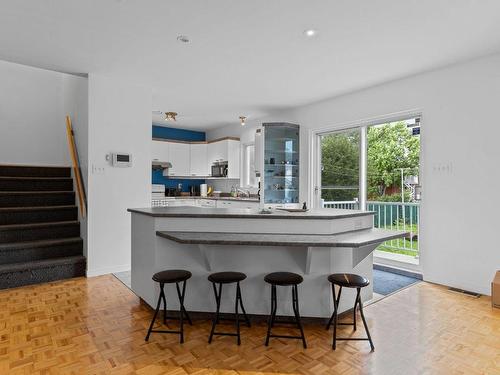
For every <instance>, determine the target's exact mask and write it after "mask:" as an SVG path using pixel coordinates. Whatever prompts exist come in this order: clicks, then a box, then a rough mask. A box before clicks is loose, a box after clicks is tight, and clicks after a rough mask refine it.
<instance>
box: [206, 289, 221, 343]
mask: <svg viewBox="0 0 500 375" xmlns="http://www.w3.org/2000/svg"><path fill="white" fill-rule="evenodd" d="M212 285H213V288H214V294H215V303H216V304H217V309H216V311H215V317H214V319H213V321H212V330H211V331H210V336H209V337H208V343H209V344H210V343H211V342H212V338H213V337H214V332H215V326H216V325H217V323H218V322H219V312H220V297H221V294H222V284H219V292H217V286H216V285H215V283H212Z"/></svg>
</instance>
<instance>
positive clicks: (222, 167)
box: [212, 160, 228, 177]
mask: <svg viewBox="0 0 500 375" xmlns="http://www.w3.org/2000/svg"><path fill="white" fill-rule="evenodd" d="M227 172H228V162H227V160H225V161H224V160H222V161H216V162H215V163H213V164H212V177H227Z"/></svg>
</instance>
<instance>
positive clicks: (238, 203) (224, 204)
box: [217, 200, 259, 209]
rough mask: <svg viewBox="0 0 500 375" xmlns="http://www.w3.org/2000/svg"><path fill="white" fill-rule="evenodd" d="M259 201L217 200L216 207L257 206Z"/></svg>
mask: <svg viewBox="0 0 500 375" xmlns="http://www.w3.org/2000/svg"><path fill="white" fill-rule="evenodd" d="M258 207H259V202H248V201H243V200H242V201H223V200H219V201H217V208H240V209H241V208H250V209H252V208H254V209H255V208H258Z"/></svg>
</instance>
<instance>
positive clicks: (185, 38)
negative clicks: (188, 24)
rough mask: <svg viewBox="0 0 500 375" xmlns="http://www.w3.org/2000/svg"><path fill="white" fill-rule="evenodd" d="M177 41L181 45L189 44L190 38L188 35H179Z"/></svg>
mask: <svg viewBox="0 0 500 375" xmlns="http://www.w3.org/2000/svg"><path fill="white" fill-rule="evenodd" d="M177 40H178V41H179V42H181V43H189V37H188V36H186V35H179V36H178V37H177Z"/></svg>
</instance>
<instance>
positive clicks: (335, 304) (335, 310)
mask: <svg viewBox="0 0 500 375" xmlns="http://www.w3.org/2000/svg"><path fill="white" fill-rule="evenodd" d="M332 290H333V316H334V318H333V344H332V348H333V350H335V349H336V348H337V323H338V308H339V302H340V295H341V294H342V287H340V288H339V295H338V296H337V297H336V298H335V286H333V289H332Z"/></svg>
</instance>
